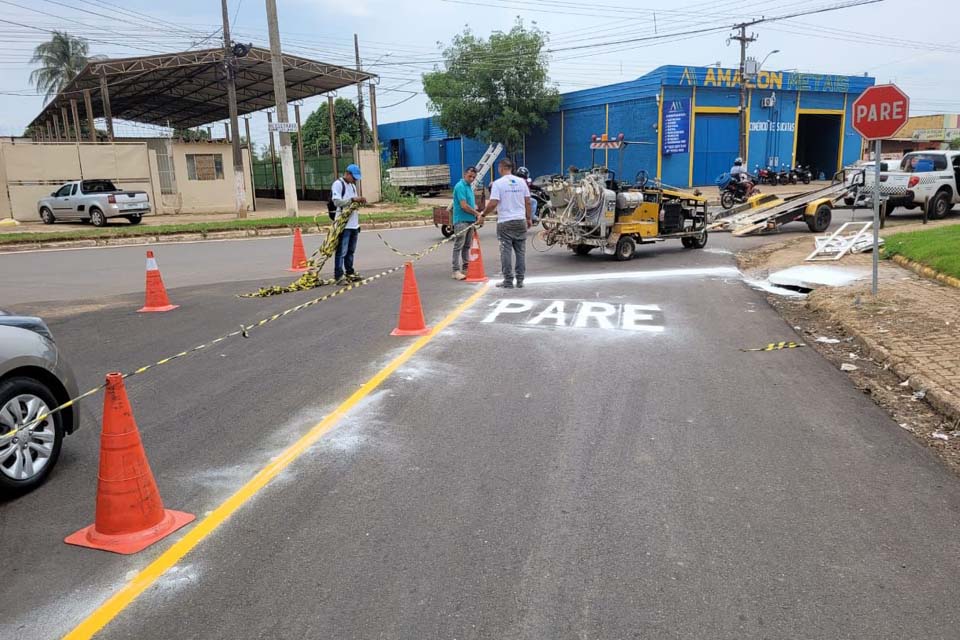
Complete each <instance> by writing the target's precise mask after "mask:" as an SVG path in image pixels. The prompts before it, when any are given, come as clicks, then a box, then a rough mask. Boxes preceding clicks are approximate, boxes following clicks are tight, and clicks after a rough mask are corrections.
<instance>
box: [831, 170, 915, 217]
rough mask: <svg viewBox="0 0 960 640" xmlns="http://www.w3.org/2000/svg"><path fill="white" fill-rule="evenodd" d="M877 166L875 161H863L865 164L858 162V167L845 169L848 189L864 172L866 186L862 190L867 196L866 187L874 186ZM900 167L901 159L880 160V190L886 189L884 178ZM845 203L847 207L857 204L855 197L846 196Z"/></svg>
mask: <svg viewBox="0 0 960 640" xmlns="http://www.w3.org/2000/svg"><path fill="white" fill-rule="evenodd" d="M876 166H877V163H876V162H875V161H874V160H867V161H863V162H858V163H857V164H856V165H854V166H851V167H846V169H845V178H844V183H845V184H846V185H847V186H848V187H852V186H853V183H854V181H857V180H860V178H859V175H860V171H861V170H862V171H863V172H864V174H863V185H864V189H863V190H862V192H863V195H864V196H865V195H866V194H867V189H866V185H873V178H874V172H875V167H876ZM899 166H900V159H899V158H898V159H896V160H883V159H881V160H880V183H881V184H880V188H881V190H882V189H883V188H884V186H885V185H884V184H883V183H884V182H885V178H884V176H885V175H886V174H887V173H889V172H890V171H896V170H897V168H898V167H899ZM858 184H859V183H858ZM861 199H863V198H861ZM843 202H844V204H846V205H847V206H851V205H853V203H854V202H855V198H854V197H853V196H846V197H845V198H844V199H843ZM911 208H912V207H911Z"/></svg>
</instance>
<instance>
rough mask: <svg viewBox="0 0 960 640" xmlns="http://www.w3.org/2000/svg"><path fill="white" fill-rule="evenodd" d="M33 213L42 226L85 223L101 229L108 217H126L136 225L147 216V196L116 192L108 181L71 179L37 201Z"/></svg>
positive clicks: (130, 192)
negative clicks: (74, 222)
mask: <svg viewBox="0 0 960 640" xmlns="http://www.w3.org/2000/svg"><path fill="white" fill-rule="evenodd" d="M37 212H38V213H39V214H40V219H41V220H43V222H44V224H53V223H54V222H56V221H57V220H74V221H87V220H89V221H90V223H91V224H92V225H93V226H95V227H102V226H104V225H105V224H107V220H108V219H110V218H126V219H127V221H129V222H130V224H140V221H141V220H143V216H144V215H146V214H148V213H150V196H149V195H147V192H146V191H123V190H121V189H117V187H116V185H115V184H113V182H111V181H110V180H75V181H73V182H68V183H66V184H65V185H63V186H61V187H60V188H59V189H57V190H56V191H54V192H53V193H51V194H50V196H49V197H47V198H41V199H40V200H39V201H38V202H37Z"/></svg>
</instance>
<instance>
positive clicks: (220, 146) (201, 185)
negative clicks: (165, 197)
mask: <svg viewBox="0 0 960 640" xmlns="http://www.w3.org/2000/svg"><path fill="white" fill-rule="evenodd" d="M188 154H219V155H221V156H222V158H223V178H221V179H218V180H189V179H188V177H187V176H188V174H187V155H188ZM173 166H174V171H175V173H176V178H177V190H178V191H179V198H178V200H179V207H177V209H178V210H177V211H176V213H228V212H232V211H233V210H234V209H235V204H234V200H235V196H234V191H233V180H234V178H233V152H232V150H231V146H230V145H229V144H226V143H218V142H194V143H185V142H184V143H174V144H173ZM243 167H244V170H243V172H244V184H245V187H244V189H245V191H246V200H247V209H248V210H250V209H252V208H253V187H252V185H251V184H250V157H249V155H248V154H247V151H246V149H244V150H243Z"/></svg>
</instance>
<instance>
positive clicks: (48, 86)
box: [30, 31, 90, 100]
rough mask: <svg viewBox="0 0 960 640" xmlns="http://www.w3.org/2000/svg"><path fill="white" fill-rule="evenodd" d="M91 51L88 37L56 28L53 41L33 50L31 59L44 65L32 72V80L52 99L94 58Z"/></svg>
mask: <svg viewBox="0 0 960 640" xmlns="http://www.w3.org/2000/svg"><path fill="white" fill-rule="evenodd" d="M89 54H90V47H89V45H88V44H87V41H86V40H85V39H84V38H79V37H76V36H71V35H70V34H69V33H66V32H65V31H54V32H53V37H51V38H50V40H49V41H47V42H44V43H41V44H38V45H37V46H36V48H35V49H34V50H33V57H32V58H31V59H30V62H31V63H33V64H39V65H40V68H38V69H34V70H33V71H32V72H30V82H31V83H32V84H33V86H34V87H36V88H37V89H38V90H40V91H42V92H43V93H44V95H45V96H46V99H47V100H49V99H50V96H53V95H56V93H57V92H58V91H60V90H61V89H63V88H64V87H66V86H67V84H68V83H69V82H70V81H71V80H73V78H74V77H75V76H76V75H77V74H78V73H80V71H82V70H83V68H84V67H85V66H86V64H87V62H88V61H89V60H90V55H89Z"/></svg>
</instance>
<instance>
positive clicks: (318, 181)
mask: <svg viewBox="0 0 960 640" xmlns="http://www.w3.org/2000/svg"><path fill="white" fill-rule="evenodd" d="M304 155H305V156H306V158H305V163H304V167H303V172H304V174H305V176H306V192H304V185H303V184H302V183H301V180H300V157H299V155H298V154H297V148H296V147H294V148H293V166H294V173H295V178H296V182H297V195H298V196H300V197H301V198H303V199H306V200H325V199H326V198H327V197H329V191H330V185H332V184H333V181H334V180H336V179H337V178H338V177H339V176H338V175H335V174H334V171H333V159H332V158H331V157H330V154H329V153H326V154H324V153H322V152H321V154H320V155H312V154H310V153H309V152H306V153H305V154H304ZM353 162H354V157H353V151H352V150H348V149H344V151H343V155H340V156H337V166H338V168H339V169H340V171H341V172H343V170H344V168H346V166H347V165H348V164H351V163H353ZM253 184H254V188H255V189H256V191H257V197H259V198H282V197H283V167H282V166H281V163H280V158H276V159H275V160H273V161H271V160H270V159H269V158H267V159H265V160H255V161H254V163H253Z"/></svg>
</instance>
